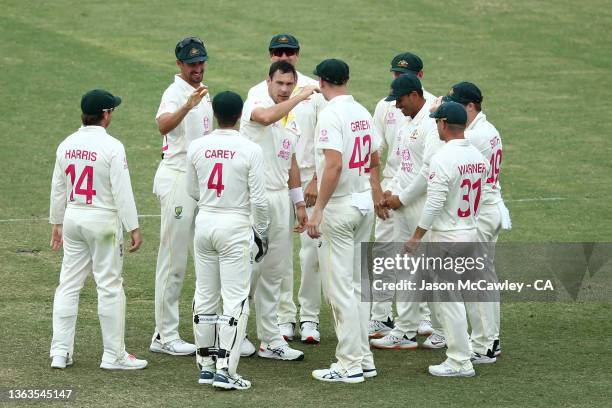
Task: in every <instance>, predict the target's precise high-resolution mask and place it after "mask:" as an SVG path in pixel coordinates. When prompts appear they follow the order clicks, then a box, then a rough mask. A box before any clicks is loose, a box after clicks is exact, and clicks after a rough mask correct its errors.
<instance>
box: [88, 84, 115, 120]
mask: <svg viewBox="0 0 612 408" xmlns="http://www.w3.org/2000/svg"><path fill="white" fill-rule="evenodd" d="M119 105H121V98H120V97H118V96H114V95H113V94H111V93H110V92H108V91H105V90H104V89H93V90H91V91H89V92H87V93H86V94H85V95H83V97H82V98H81V112H83V113H84V114H86V115H98V114H100V113H102V112H103V111H105V110H107V109H114V108H116V107H117V106H119Z"/></svg>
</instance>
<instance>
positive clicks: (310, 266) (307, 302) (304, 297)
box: [278, 183, 321, 324]
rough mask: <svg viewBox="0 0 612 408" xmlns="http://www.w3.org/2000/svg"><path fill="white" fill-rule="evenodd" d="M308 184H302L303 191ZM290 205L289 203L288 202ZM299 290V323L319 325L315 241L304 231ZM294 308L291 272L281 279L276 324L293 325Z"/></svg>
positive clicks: (319, 300)
mask: <svg viewBox="0 0 612 408" xmlns="http://www.w3.org/2000/svg"><path fill="white" fill-rule="evenodd" d="M307 185H308V183H303V184H302V189H305V188H306V186H307ZM290 205H291V202H290ZM312 210H313V207H308V208H306V213H307V214H308V217H310V216H311V215H312ZM300 244H301V246H300V254H299V255H300V270H301V271H300V272H301V273H300V289H299V291H298V302H299V304H300V318H299V322H300V323H301V322H315V323H319V314H320V312H321V274H320V273H319V256H318V254H317V241H316V240H314V239H312V238H310V237H309V236H308V232H307V231H304V232H302V233H301V234H300ZM295 315H296V307H295V303H294V302H293V270H292V271H291V275H290V276H289V275H288V276H286V277H285V278H284V279H283V282H282V285H281V299H280V304H279V306H278V323H279V324H281V323H295V322H296V320H295Z"/></svg>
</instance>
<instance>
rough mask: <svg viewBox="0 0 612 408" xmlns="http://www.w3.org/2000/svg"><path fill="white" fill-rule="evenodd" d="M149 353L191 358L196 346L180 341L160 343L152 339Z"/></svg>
mask: <svg viewBox="0 0 612 408" xmlns="http://www.w3.org/2000/svg"><path fill="white" fill-rule="evenodd" d="M149 351H151V352H153V353H164V354H170V355H172V356H192V355H194V354H195V352H196V346H195V344H191V343H187V342H186V341H185V340H182V339H176V340H172V341H169V342H167V343H162V342H161V341H159V340H158V339H157V337H154V338H153V341H152V342H151V346H150V347H149Z"/></svg>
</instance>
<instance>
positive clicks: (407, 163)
mask: <svg viewBox="0 0 612 408" xmlns="http://www.w3.org/2000/svg"><path fill="white" fill-rule="evenodd" d="M400 156H402V163H401V168H402V170H403V171H405V172H407V173H411V172H412V169H413V168H414V163H412V157H411V156H410V150H408V149H403V150H402V151H401V152H400Z"/></svg>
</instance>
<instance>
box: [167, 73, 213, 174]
mask: <svg viewBox="0 0 612 408" xmlns="http://www.w3.org/2000/svg"><path fill="white" fill-rule="evenodd" d="M194 91H195V88H194V87H192V86H191V85H189V84H188V83H187V82H185V80H183V79H182V78H181V76H180V75H175V76H174V82H173V83H172V84H171V85H170V86H169V87H168V88H167V89H166V90H165V91H164V94H163V96H162V99H161V103H160V105H159V109H158V110H157V114H156V115H155V119H159V117H160V116H161V115H163V114H164V113H174V112H176V111H177V110H178V109H179V108H180V107H181V106H183V105H184V104H185V102H187V99H189V97H190V96H191V94H193V92H194ZM210 100H211V99H210V95H209V94H207V95H205V96H204V98H202V101H201V102H200V103H199V104H198V105H197V106H195V107H194V108H193V109H191V110H190V111H189V113H188V114H187V115H186V116H185V118H184V119H183V120H182V121H181V122H180V123H179V124H178V125H177V126H176V127H175V128H174V129H172V130H171V131H170V132H168V133H167V134H166V135H164V139H163V143H162V153H163V155H164V164H165V165H166V166H168V167H169V168H172V169H174V170H180V171H185V155H186V154H187V148H188V147H189V144H190V143H191V142H192V141H193V140H195V139H196V138H198V137H200V136H204V135H207V134H208V133H210V132H211V131H212V125H213V111H212V104H211V102H210Z"/></svg>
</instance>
